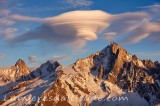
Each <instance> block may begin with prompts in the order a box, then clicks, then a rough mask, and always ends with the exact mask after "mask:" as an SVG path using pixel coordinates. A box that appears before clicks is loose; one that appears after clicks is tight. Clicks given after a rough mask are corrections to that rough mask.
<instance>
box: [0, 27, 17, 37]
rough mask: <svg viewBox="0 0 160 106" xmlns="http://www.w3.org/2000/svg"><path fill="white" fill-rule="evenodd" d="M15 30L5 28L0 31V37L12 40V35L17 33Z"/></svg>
mask: <svg viewBox="0 0 160 106" xmlns="http://www.w3.org/2000/svg"><path fill="white" fill-rule="evenodd" d="M17 30H18V29H17V28H6V29H2V30H0V36H3V37H5V38H7V39H12V38H13V37H14V33H15V32H16V31H17Z"/></svg>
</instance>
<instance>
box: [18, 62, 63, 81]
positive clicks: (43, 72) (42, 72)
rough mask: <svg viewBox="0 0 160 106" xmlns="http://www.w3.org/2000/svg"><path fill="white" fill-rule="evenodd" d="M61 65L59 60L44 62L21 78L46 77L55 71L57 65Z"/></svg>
mask: <svg viewBox="0 0 160 106" xmlns="http://www.w3.org/2000/svg"><path fill="white" fill-rule="evenodd" d="M59 66H61V65H60V63H58V62H57V61H47V62H46V63H44V64H42V65H41V66H40V67H39V68H37V69H36V70H34V71H32V72H31V73H29V74H28V75H27V76H22V77H21V78H20V80H23V81H25V80H30V79H34V78H37V77H45V76H47V75H49V74H50V73H51V72H52V71H55V70H56V68H57V67H59Z"/></svg>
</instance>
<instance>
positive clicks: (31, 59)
mask: <svg viewBox="0 0 160 106" xmlns="http://www.w3.org/2000/svg"><path fill="white" fill-rule="evenodd" d="M79 10H83V11H79ZM94 10H99V11H94ZM72 11H76V12H72ZM64 13H67V14H64ZM60 14H62V15H61V16H58V15H60ZM73 14H78V15H76V16H74V15H73ZM159 14H160V0H147V1H146V0H121V1H117V0H108V1H107V0H1V1H0V45H1V46H0V67H8V66H11V65H13V64H15V62H16V61H17V60H18V59H23V60H25V61H26V63H27V64H28V65H29V66H30V67H32V66H38V65H40V64H41V63H43V62H45V61H47V60H51V59H53V60H58V61H60V62H61V63H62V64H64V65H68V64H71V63H73V62H74V61H76V60H77V59H79V58H83V57H86V56H88V55H89V54H91V53H93V52H96V51H97V50H101V49H103V48H104V47H105V46H107V45H108V44H109V42H110V41H115V42H117V43H118V44H120V45H121V46H123V47H124V48H125V49H126V50H128V51H129V52H130V53H132V54H136V55H137V56H138V57H139V58H141V59H152V60H158V61H160V49H159V48H160V23H159V22H160V15H159ZM93 16H94V17H93ZM66 17H69V18H71V19H69V20H68V18H66ZM81 19H82V20H81ZM102 19H103V20H102ZM88 20H89V22H90V23H89V24H91V25H83V23H86V22H87V21H88ZM64 22H68V23H69V24H64ZM95 22H99V23H98V24H96V23H95ZM77 23H80V24H77ZM57 25H60V26H59V27H57ZM107 25H108V26H107ZM126 26H127V27H126ZM47 28H48V29H47ZM57 28H58V30H57V31H59V32H58V33H57V32H56V31H55V32H56V33H55V32H53V31H51V32H50V33H48V32H47V31H48V30H50V29H53V30H55V29H57ZM61 28H62V29H61ZM93 29H97V30H96V31H95V30H93ZM99 29H101V30H99ZM68 31H71V32H72V31H73V32H74V31H77V33H71V32H68ZM84 33H85V34H84ZM54 34H57V35H54ZM58 34H59V35H58ZM70 34H71V35H70ZM83 34H84V35H83Z"/></svg>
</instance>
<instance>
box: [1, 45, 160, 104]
mask: <svg viewBox="0 0 160 106" xmlns="http://www.w3.org/2000/svg"><path fill="white" fill-rule="evenodd" d="M0 78H1V79H0V82H1V83H2V82H3V84H1V85H0V95H1V96H0V105H1V106H26V105H27V106H159V105H160V63H159V62H158V61H155V62H153V61H151V60H141V59H139V58H138V57H137V56H136V55H132V54H130V53H129V52H127V51H126V50H125V49H123V48H122V47H121V46H119V45H118V44H116V43H114V42H112V43H110V44H109V45H108V46H107V47H105V48H104V49H103V50H101V51H98V52H96V53H93V54H91V55H90V56H88V57H86V58H82V59H79V60H77V61H76V62H75V63H73V64H72V65H69V66H65V67H64V66H62V65H61V64H60V63H58V62H57V61H47V62H46V63H44V64H42V65H41V66H40V67H39V68H37V69H36V70H34V71H32V72H31V71H30V70H29V68H27V66H26V65H25V62H24V61H23V60H18V62H17V63H16V65H15V66H12V67H11V68H8V69H0Z"/></svg>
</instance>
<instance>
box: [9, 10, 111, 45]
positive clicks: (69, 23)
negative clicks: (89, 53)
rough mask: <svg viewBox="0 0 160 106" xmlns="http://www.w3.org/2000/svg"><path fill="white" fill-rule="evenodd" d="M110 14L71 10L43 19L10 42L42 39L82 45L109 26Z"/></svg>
mask: <svg viewBox="0 0 160 106" xmlns="http://www.w3.org/2000/svg"><path fill="white" fill-rule="evenodd" d="M73 17H74V18H73ZM110 17H111V15H110V14H108V13H105V12H103V11H73V12H68V13H64V14H61V15H59V16H55V17H51V18H46V19H43V25H41V26H40V27H38V28H37V29H36V30H35V31H32V32H27V33H25V34H22V35H20V36H18V37H16V38H15V39H14V40H13V41H12V42H14V43H20V42H25V41H28V40H42V41H46V42H50V43H53V44H58V45H68V46H70V47H76V48H80V47H83V46H84V44H85V42H86V41H87V40H95V39H97V33H100V32H101V31H102V30H103V29H104V28H107V27H108V26H109V24H108V21H109V20H110Z"/></svg>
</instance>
